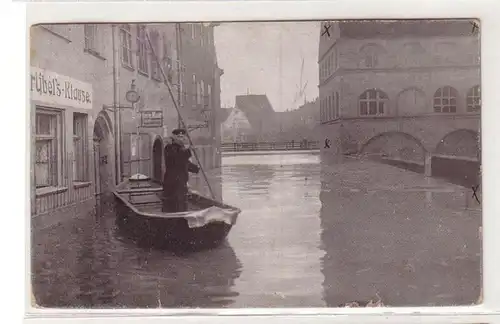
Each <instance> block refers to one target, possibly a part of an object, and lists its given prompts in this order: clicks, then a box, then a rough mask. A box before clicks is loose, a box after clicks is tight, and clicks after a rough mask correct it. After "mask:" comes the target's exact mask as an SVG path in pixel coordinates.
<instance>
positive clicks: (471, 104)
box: [467, 86, 481, 112]
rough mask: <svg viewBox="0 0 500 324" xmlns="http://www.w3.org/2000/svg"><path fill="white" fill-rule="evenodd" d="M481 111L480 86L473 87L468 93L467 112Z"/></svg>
mask: <svg viewBox="0 0 500 324" xmlns="http://www.w3.org/2000/svg"><path fill="white" fill-rule="evenodd" d="M479 109H481V95H480V89H479V86H475V87H472V88H471V89H470V90H469V91H467V111H468V112H476V111H479Z"/></svg>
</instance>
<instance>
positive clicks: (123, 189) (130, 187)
mask: <svg viewBox="0 0 500 324" xmlns="http://www.w3.org/2000/svg"><path fill="white" fill-rule="evenodd" d="M116 192H117V193H118V194H119V195H120V196H121V197H122V198H123V199H124V200H126V201H128V202H129V203H130V204H131V205H133V206H134V207H135V208H137V209H138V210H139V211H140V212H144V213H154V214H165V215H168V213H163V212H162V211H161V210H162V199H161V197H162V192H163V188H162V187H161V185H160V184H158V183H156V182H153V181H133V182H130V181H128V182H125V183H122V184H120V185H119V186H118V187H117V190H116ZM211 206H217V207H220V208H229V209H233V208H232V207H230V206H226V205H224V204H222V203H220V202H217V201H215V200H212V199H209V198H207V197H203V196H201V195H199V194H197V193H195V192H191V191H190V192H189V193H188V211H196V210H202V209H205V208H209V207H211Z"/></svg>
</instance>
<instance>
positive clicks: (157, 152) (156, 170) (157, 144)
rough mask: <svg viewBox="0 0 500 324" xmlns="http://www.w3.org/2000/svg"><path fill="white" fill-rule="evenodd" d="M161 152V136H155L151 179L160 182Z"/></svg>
mask: <svg viewBox="0 0 500 324" xmlns="http://www.w3.org/2000/svg"><path fill="white" fill-rule="evenodd" d="M162 153H163V143H162V140H161V138H159V137H157V138H156V139H155V141H154V143H153V181H155V182H157V183H159V184H161V183H162V178H163V177H162V164H163V163H162Z"/></svg>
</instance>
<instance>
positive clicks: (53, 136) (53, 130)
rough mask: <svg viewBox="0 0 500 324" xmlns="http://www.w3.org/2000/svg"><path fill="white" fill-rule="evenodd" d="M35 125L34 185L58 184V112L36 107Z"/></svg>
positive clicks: (40, 186)
mask: <svg viewBox="0 0 500 324" xmlns="http://www.w3.org/2000/svg"><path fill="white" fill-rule="evenodd" d="M35 119H36V125H35V141H36V144H35V152H36V153H35V155H36V156H35V186H36V188H45V187H56V186H57V185H59V172H60V170H61V159H60V154H61V152H60V149H59V148H60V143H59V140H60V131H61V130H60V125H61V115H60V113H57V112H54V111H50V110H42V109H37V112H36V117H35Z"/></svg>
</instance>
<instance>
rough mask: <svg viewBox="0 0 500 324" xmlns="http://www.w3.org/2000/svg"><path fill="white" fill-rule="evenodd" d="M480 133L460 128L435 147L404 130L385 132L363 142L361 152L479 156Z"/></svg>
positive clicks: (413, 156) (419, 157) (418, 156)
mask: <svg viewBox="0 0 500 324" xmlns="http://www.w3.org/2000/svg"><path fill="white" fill-rule="evenodd" d="M478 136H479V135H478V133H477V132H476V131H474V130H470V129H458V130H454V131H451V132H450V133H448V134H446V135H445V136H444V137H443V138H442V139H441V140H440V141H438V142H437V144H436V146H435V147H433V148H432V147H426V146H425V145H424V144H423V143H422V141H421V140H419V139H418V138H416V137H415V136H413V135H411V134H408V133H404V132H397V131H393V132H383V133H380V134H377V135H375V136H373V137H371V138H370V139H368V140H367V141H366V142H365V143H362V144H361V147H360V149H359V153H360V154H386V155H387V156H396V157H398V158H401V159H403V160H405V159H406V160H419V161H423V160H424V159H425V154H426V153H432V154H434V155H440V156H455V157H466V158H472V159H478V158H479V140H478V139H479V137H478Z"/></svg>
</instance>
